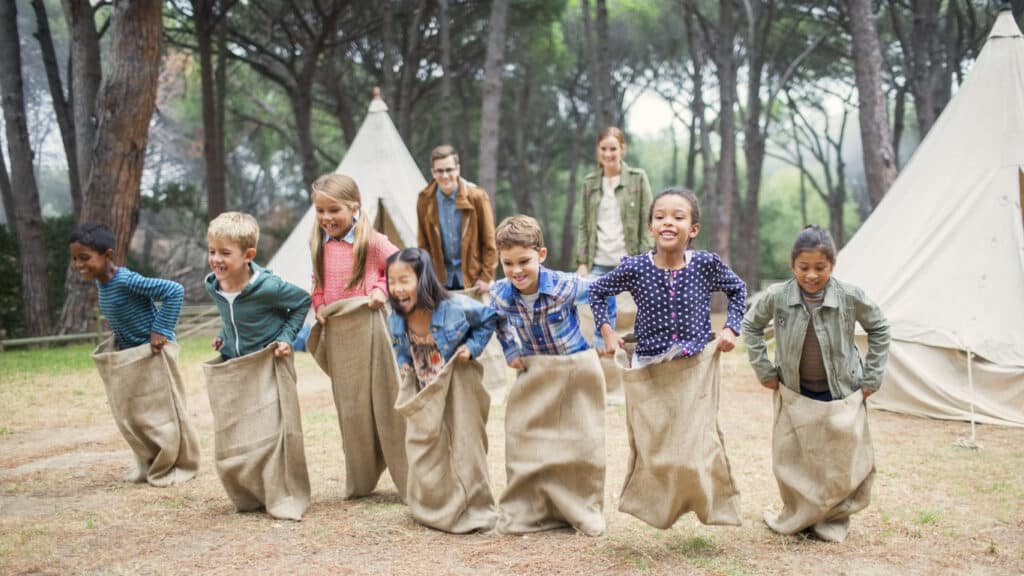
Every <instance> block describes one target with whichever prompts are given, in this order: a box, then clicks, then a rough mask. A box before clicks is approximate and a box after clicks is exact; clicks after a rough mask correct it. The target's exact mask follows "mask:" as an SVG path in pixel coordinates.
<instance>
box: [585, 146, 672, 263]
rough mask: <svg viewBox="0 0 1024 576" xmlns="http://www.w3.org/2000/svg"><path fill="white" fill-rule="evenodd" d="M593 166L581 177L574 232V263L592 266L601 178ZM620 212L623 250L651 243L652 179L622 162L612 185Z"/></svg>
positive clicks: (637, 249)
mask: <svg viewBox="0 0 1024 576" xmlns="http://www.w3.org/2000/svg"><path fill="white" fill-rule="evenodd" d="M603 175H604V174H603V173H602V172H601V170H596V171H594V172H591V173H589V174H587V175H586V176H584V177H583V197H582V198H581V200H580V206H581V207H582V212H581V213H580V224H579V229H578V231H577V233H576V265H577V266H579V265H580V264H586V265H587V268H588V269H589V268H593V267H594V254H596V253H597V210H598V208H599V207H600V206H601V194H602V191H601V178H602V176H603ZM615 198H616V199H617V200H618V201H619V214H621V215H622V232H623V235H624V236H625V240H626V253H627V254H628V255H630V256H635V255H637V254H640V253H641V252H645V251H647V250H650V249H651V248H653V247H654V239H653V238H652V237H651V234H650V232H648V230H647V215H648V214H647V213H648V212H649V211H650V209H651V183H650V182H649V181H648V180H647V173H646V172H644V171H643V170H641V169H639V168H633V167H631V166H629V165H628V164H626V163H625V162H623V163H622V176H621V177H620V178H619V185H618V187H616V188H615Z"/></svg>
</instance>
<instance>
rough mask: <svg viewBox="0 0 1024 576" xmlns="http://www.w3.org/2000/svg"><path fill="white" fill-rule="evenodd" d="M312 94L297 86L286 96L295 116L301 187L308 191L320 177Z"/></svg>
mask: <svg viewBox="0 0 1024 576" xmlns="http://www.w3.org/2000/svg"><path fill="white" fill-rule="evenodd" d="M312 96H313V95H312V92H311V91H310V90H308V89H306V88H304V87H302V86H297V87H296V88H295V89H293V90H291V91H290V92H289V94H288V99H289V100H290V101H291V104H292V113H293V114H295V133H296V135H297V136H298V144H299V157H300V158H301V159H302V185H303V186H305V187H306V189H307V190H308V189H309V186H310V185H311V184H312V183H313V181H314V180H316V179H317V177H318V176H320V171H319V170H318V169H317V166H316V145H315V144H314V143H313V99H312Z"/></svg>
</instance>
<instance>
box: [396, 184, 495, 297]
mask: <svg viewBox="0 0 1024 576" xmlns="http://www.w3.org/2000/svg"><path fill="white" fill-rule="evenodd" d="M436 191H437V181H436V180H431V181H430V184H428V185H427V187H426V188H424V189H423V190H422V191H421V192H420V195H419V198H417V200H416V215H417V218H416V220H417V223H418V224H419V232H418V233H417V244H418V245H419V247H420V248H422V249H424V250H426V251H427V252H428V253H429V254H430V259H431V260H432V261H433V263H434V270H435V271H436V272H437V278H438V280H440V281H441V284H447V283H448V272H447V271H446V270H445V267H444V247H443V245H442V244H441V221H440V218H439V217H438V215H437V196H436ZM455 207H456V209H458V210H461V211H462V283H463V285H464V286H465V287H466V288H469V287H472V286H473V284H475V283H476V281H477V280H483V281H485V282H493V281H494V271H495V270H497V268H498V250H497V248H496V247H495V245H494V215H493V213H492V211H491V200H490V198H488V197H487V192H485V191H484V190H483V189H482V188H477V187H476V186H474V185H472V184H470V183H469V182H467V181H466V180H465V179H464V178H459V189H458V191H456V192H455Z"/></svg>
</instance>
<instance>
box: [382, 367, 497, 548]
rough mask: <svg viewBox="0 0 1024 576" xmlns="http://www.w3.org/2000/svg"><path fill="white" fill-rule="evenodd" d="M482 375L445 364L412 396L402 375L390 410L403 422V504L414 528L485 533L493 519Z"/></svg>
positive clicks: (411, 379) (410, 383)
mask: <svg viewBox="0 0 1024 576" xmlns="http://www.w3.org/2000/svg"><path fill="white" fill-rule="evenodd" d="M483 378H484V369H483V367H482V366H481V365H480V364H479V363H477V362H475V361H472V360H470V361H468V362H460V361H458V360H454V359H453V360H451V361H449V362H448V363H447V364H446V365H445V367H444V369H443V370H442V371H441V373H440V374H439V375H438V376H437V378H436V379H435V380H434V381H433V382H430V383H429V384H427V386H426V387H425V388H423V390H419V391H417V385H418V384H417V378H416V375H415V374H411V373H410V374H408V375H407V376H406V377H405V379H404V380H403V381H402V385H401V387H400V388H399V391H398V404H397V405H396V406H395V409H396V410H398V412H399V413H401V414H402V416H404V417H405V452H406V454H407V455H408V458H409V479H408V482H407V483H406V489H407V490H408V492H407V495H408V499H407V501H408V504H409V508H410V510H411V511H412V516H413V518H415V519H416V521H417V522H419V523H421V524H424V525H426V526H430V527H431V528H436V529H438V530H444V531H445V532H452V533H455V534H464V533H466V532H473V531H475V530H490V529H491V528H493V527H494V523H495V521H496V520H497V515H496V512H495V509H494V497H493V496H492V495H491V481H490V476H489V475H488V473H487V413H488V411H489V410H490V407H491V399H490V397H489V396H488V395H487V390H485V389H484V386H483V383H482V382H483Z"/></svg>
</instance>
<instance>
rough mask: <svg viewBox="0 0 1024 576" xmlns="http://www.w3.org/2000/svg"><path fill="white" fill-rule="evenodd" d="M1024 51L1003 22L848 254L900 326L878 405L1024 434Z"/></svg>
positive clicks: (849, 273) (1010, 24)
mask: <svg viewBox="0 0 1024 576" xmlns="http://www.w3.org/2000/svg"><path fill="white" fill-rule="evenodd" d="M1022 170H1024V38H1022V36H1021V32H1020V29H1019V28H1018V27H1017V25H1016V23H1015V22H1014V20H1013V17H1012V15H1011V14H1010V12H1009V11H1004V12H1002V13H1001V14H1000V15H999V17H998V19H997V20H996V24H995V26H994V27H993V29H992V32H991V34H990V35H989V38H988V41H987V43H986V44H985V47H984V49H983V50H982V51H981V53H980V54H979V56H978V60H977V61H976V62H975V64H974V66H973V68H972V69H971V71H970V73H969V74H968V76H967V79H966V81H965V82H964V83H963V85H962V86H961V87H960V89H959V91H957V93H956V95H955V96H954V98H953V99H952V101H950V103H949V104H948V105H947V106H946V109H945V110H944V111H943V113H942V115H941V116H940V117H939V119H938V121H937V122H936V123H935V125H934V127H933V128H932V130H931V131H930V132H929V133H928V135H927V137H926V138H925V139H924V141H923V142H922V143H921V145H920V147H919V148H918V149H917V151H916V152H915V154H914V156H913V157H912V158H911V160H910V162H909V163H908V164H907V166H906V167H905V168H904V170H903V172H902V173H901V174H900V175H899V177H898V179H897V180H896V182H895V183H894V184H893V186H892V188H891V189H890V190H889V192H888V194H887V195H886V196H885V198H884V200H883V201H882V202H881V203H880V204H879V205H878V207H877V208H876V209H875V211H874V212H873V213H872V214H871V217H870V218H868V220H867V221H866V222H865V223H864V225H863V226H862V227H861V228H860V230H858V232H857V234H856V235H855V236H854V237H853V239H852V240H851V241H850V243H849V244H848V245H847V246H846V247H845V248H844V249H843V250H842V252H841V253H840V254H839V259H838V263H837V266H836V270H835V274H836V276H837V277H838V278H840V279H843V280H846V281H849V282H851V283H853V284H855V285H857V286H860V287H862V288H864V290H866V291H867V293H868V295H870V296H871V298H873V299H874V300H875V301H876V302H877V303H878V304H879V305H880V306H881V307H882V309H883V310H884V311H885V313H886V315H887V316H888V318H889V321H890V323H891V325H892V337H893V340H892V346H891V348H890V359H889V365H888V369H887V371H886V375H885V379H884V381H883V386H882V389H881V391H880V392H879V393H878V394H876V395H874V396H872V398H871V400H872V405H873V406H874V407H877V408H882V409H887V410H894V411H898V412H904V413H908V414H915V415H919V416H928V417H933V418H943V419H955V420H970V419H972V415H973V418H974V419H975V420H976V421H978V422H985V423H993V424H1003V425H1015V426H1024V222H1022V219H1024V216H1022V212H1021V204H1022V198H1024V172H1022Z"/></svg>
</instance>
